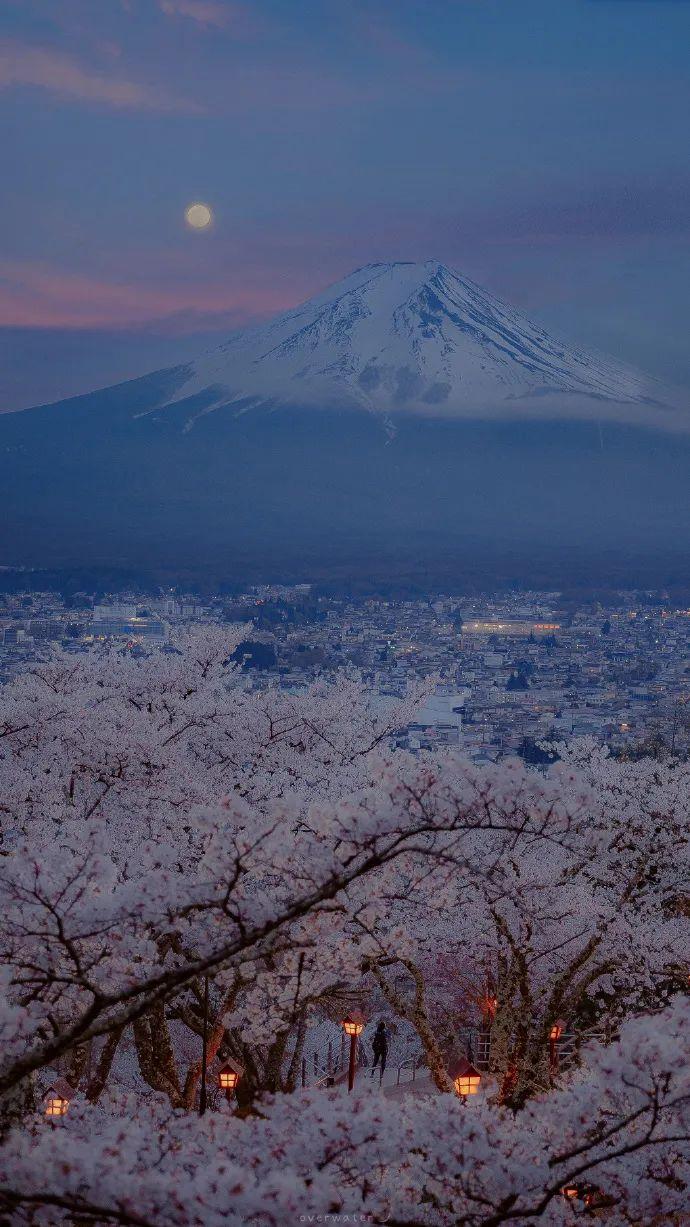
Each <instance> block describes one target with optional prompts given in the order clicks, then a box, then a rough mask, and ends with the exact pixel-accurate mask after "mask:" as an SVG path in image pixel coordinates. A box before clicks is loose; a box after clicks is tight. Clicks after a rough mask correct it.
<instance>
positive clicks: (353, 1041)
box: [342, 1010, 364, 1094]
mask: <svg viewBox="0 0 690 1227" xmlns="http://www.w3.org/2000/svg"><path fill="white" fill-rule="evenodd" d="M342 1028H343V1031H344V1032H345V1034H346V1035H349V1037H350V1064H349V1066H348V1071H347V1090H348V1094H349V1093H350V1091H351V1090H352V1088H353V1086H354V1085H355V1062H356V1060H357V1040H358V1039H359V1037H360V1035H361V1034H362V1032H363V1030H364V1015H363V1014H360V1012H359V1010H352V1011H351V1013H350V1014H348V1016H347V1018H344V1019H343V1021H342Z"/></svg>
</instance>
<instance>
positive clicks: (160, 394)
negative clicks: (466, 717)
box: [0, 261, 690, 585]
mask: <svg viewBox="0 0 690 1227" xmlns="http://www.w3.org/2000/svg"><path fill="white" fill-rule="evenodd" d="M689 427H690V415H689V414H688V412H687V410H686V409H684V407H683V406H682V405H681V404H679V403H678V401H677V400H676V399H675V398H674V397H673V395H671V394H670V393H669V392H667V390H665V389H664V388H662V387H661V385H659V384H658V383H656V382H655V381H653V380H651V379H649V378H647V377H646V376H644V375H643V374H641V373H639V372H637V371H634V370H631V369H629V368H626V367H624V366H623V365H621V364H618V363H616V362H614V361H612V360H607V359H604V358H601V357H596V356H593V355H588V354H585V353H583V352H580V351H578V350H576V349H573V348H570V347H568V346H566V345H563V344H560V343H559V342H557V341H555V340H554V339H552V338H551V337H549V336H548V335H547V333H545V332H544V331H543V329H541V328H539V327H537V326H535V325H533V324H531V323H530V322H529V321H528V320H526V319H525V318H524V316H522V315H521V314H520V313H519V312H517V311H515V310H513V309H511V308H510V307H508V306H506V305H504V304H502V303H501V302H499V301H498V300H497V299H496V298H494V297H493V296H492V295H490V294H488V293H487V292H485V291H484V290H482V289H481V288H480V287H478V286H476V285H475V284H474V283H472V282H470V281H467V280H466V279H464V278H462V277H460V276H458V275H456V274H455V273H453V272H451V271H450V270H449V269H447V268H445V267H444V266H443V265H441V264H438V263H437V262H434V261H429V262H427V263H424V264H413V263H397V264H376V265H369V266H367V267H366V268H363V269H359V270H358V271H356V272H355V273H353V274H351V275H350V276H349V277H347V278H345V280H344V281H341V282H339V283H338V284H337V285H335V286H333V287H331V288H330V289H329V290H327V291H325V292H324V293H323V294H320V295H318V296H317V297H315V298H312V299H310V300H309V301H308V302H306V303H304V304H303V305H302V306H300V307H297V308H295V309H294V310H291V311H288V312H285V313H284V314H282V315H280V316H278V317H276V318H275V319H273V320H271V321H269V322H268V323H267V324H264V325H262V326H260V327H256V328H251V329H247V330H244V331H242V332H239V333H236V334H235V335H233V336H232V337H231V338H230V339H229V340H228V341H227V342H226V343H225V344H223V345H221V346H220V347H218V348H216V349H214V350H212V351H210V352H209V353H208V354H205V355H204V356H202V357H201V358H199V359H198V360H197V361H195V362H192V363H187V364H184V365H180V366H176V367H172V368H169V369H167V370H164V371H158V372H155V373H154V374H152V375H148V376H145V377H144V378H142V379H135V380H132V381H129V382H127V383H125V384H120V385H118V386H116V387H113V388H106V389H103V390H101V391H98V392H94V393H92V394H90V395H87V396H81V397H77V398H74V399H71V400H68V401H63V402H60V403H57V404H55V405H49V406H43V407H41V408H37V409H32V410H25V411H23V412H21V413H15V414H6V415H3V416H2V417H0V473H1V477H2V484H3V490H4V491H5V495H4V504H5V515H4V517H3V526H2V529H1V530H0V564H3V565H12V564H17V563H28V564H30V565H65V566H70V565H78V564H83V563H84V562H85V561H86V562H90V563H94V564H107V565H122V566H129V565H136V566H151V567H159V568H163V569H170V570H173V571H174V570H176V569H178V570H180V571H184V572H189V571H194V570H198V571H200V572H202V571H203V572H204V573H215V574H225V573H228V572H229V571H233V570H236V571H241V572H243V574H245V575H247V576H249V575H251V576H254V577H265V578H280V577H281V576H285V577H289V576H292V577H302V578H310V577H313V576H319V575H330V574H342V575H347V574H352V575H357V574H360V573H362V570H363V571H364V572H365V573H366V574H367V575H370V576H373V577H375V576H376V575H377V574H381V575H384V574H385V575H389V574H394V573H396V572H398V571H399V572H401V573H405V574H408V573H409V574H420V575H424V576H426V578H427V579H428V580H429V581H430V582H434V580H435V579H439V580H440V579H441V578H442V577H443V576H446V577H447V576H448V575H450V574H452V573H458V574H459V573H461V572H462V571H463V569H465V570H467V571H472V572H473V573H474V572H476V573H477V574H480V573H481V574H482V575H484V576H485V578H486V580H487V582H489V581H490V580H491V578H492V576H493V577H494V578H499V576H500V577H501V578H514V579H516V580H520V579H522V580H524V582H529V579H530V576H531V575H534V574H535V573H536V570H538V573H539V575H540V577H541V579H542V580H544V579H546V578H548V577H549V576H552V577H553V581H554V582H566V581H567V578H568V576H569V574H570V572H571V571H572V569H573V568H576V569H577V568H580V569H581V570H582V569H583V568H584V571H585V572H586V570H587V567H588V566H591V567H594V568H595V569H597V573H598V574H600V573H601V570H602V568H604V569H606V570H609V569H610V568H613V571H614V572H616V573H618V574H619V578H620V579H621V581H622V582H631V583H640V584H642V585H644V584H645V583H647V582H649V583H651V582H652V581H653V582H656V583H658V582H665V578H668V579H672V578H677V577H678V576H681V577H682V576H684V575H685V571H686V570H687V562H686V559H687V550H688V546H689V545H690V515H689V514H688V513H689V512H690V498H689V495H688V488H689V487H690V482H689V480H688V478H689V477H690V429H688V428H689ZM660 568H661V570H660ZM684 568H685V570H684Z"/></svg>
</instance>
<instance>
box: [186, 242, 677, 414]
mask: <svg viewBox="0 0 690 1227" xmlns="http://www.w3.org/2000/svg"><path fill="white" fill-rule="evenodd" d="M209 390H212V391H213V397H212V400H211V403H210V405H209V404H208V403H207V405H206V407H205V408H204V410H203V412H204V413H207V412H209V409H212V408H215V407H218V406H220V405H227V404H228V403H230V404H232V403H233V402H237V403H238V410H244V409H246V408H247V407H249V406H250V405H251V404H255V403H257V402H264V403H265V402H267V401H270V402H276V401H277V402H280V403H283V404H286V403H287V404H290V403H292V404H296V405H300V406H303V407H304V406H308V405H312V404H313V405H318V406H321V407H326V406H329V405H338V406H341V407H347V406H357V407H359V408H365V409H369V410H373V411H378V412H382V413H385V414H388V413H396V412H400V411H405V410H407V411H414V412H417V413H419V412H424V413H426V414H436V415H444V416H445V415H451V416H454V417H456V416H472V415H475V414H476V413H477V411H482V413H487V412H490V413H494V414H498V415H501V416H506V415H508V414H511V415H512V414H516V415H517V413H518V411H519V414H520V416H524V415H525V414H526V415H528V416H533V415H536V416H541V415H542V414H544V413H545V412H547V411H548V412H550V411H551V410H553V409H554V408H558V409H559V411H560V412H561V413H563V414H564V415H567V416H575V417H581V416H594V415H596V416H605V415H607V413H608V415H609V416H623V417H626V418H628V419H629V420H630V419H632V418H636V419H637V420H640V419H641V418H643V417H644V415H645V414H648V413H649V409H650V407H651V406H658V407H659V408H661V405H660V401H661V399H662V397H661V395H660V392H659V389H658V388H657V389H655V387H654V385H653V383H652V381H651V380H649V379H648V378H646V377H645V376H644V375H642V374H640V373H638V372H636V371H633V370H630V369H628V368H625V367H623V366H621V365H619V364H617V363H616V362H614V361H612V360H607V359H604V358H600V357H595V356H592V355H588V354H586V353H583V352H580V351H578V350H575V349H572V348H569V347H568V346H565V345H563V344H560V343H559V342H557V341H555V340H553V339H552V338H551V337H550V336H549V335H548V334H547V333H546V332H544V330H543V329H542V328H539V327H537V326H536V325H534V324H532V323H530V322H529V320H527V319H526V318H525V317H524V316H523V315H522V314H521V313H520V312H518V311H516V310H514V309H513V308H511V307H509V306H506V305H505V304H504V303H502V302H500V301H499V300H498V299H497V298H495V297H494V296H493V295H492V294H489V293H488V292H487V291H486V290H483V289H481V287H479V286H478V285H475V284H474V283H473V282H471V281H469V280H467V279H466V278H464V277H460V276H458V274H456V273H454V272H452V271H451V270H450V269H448V268H446V267H445V266H444V265H442V264H439V263H438V262H437V261H427V262H426V263H423V264H414V263H395V264H370V265H367V266H366V267H365V268H361V269H358V270H357V271H356V272H354V273H352V274H351V275H350V276H349V277H346V278H345V279H344V280H343V281H340V282H338V283H337V284H336V285H334V286H331V287H330V288H329V289H328V290H326V291H325V292H324V293H322V294H319V295H317V296H316V297H314V298H311V299H309V300H308V301H307V302H306V303H304V304H302V305H301V306H299V307H296V308H295V309H294V310H291V311H287V312H285V313H284V314H282V315H280V316H278V317H277V318H275V319H273V320H271V321H269V322H268V323H267V324H264V325H261V326H259V327H256V328H251V329H247V330H245V331H242V332H239V333H237V334H235V335H234V336H232V337H231V338H230V339H229V340H228V341H227V342H226V343H225V344H223V345H221V346H220V347H219V348H217V349H214V350H212V351H211V352H209V353H208V354H206V355H205V356H203V357H202V358H201V359H199V360H198V361H197V362H195V363H193V364H192V365H191V367H190V369H189V373H188V377H187V378H186V379H185V382H184V383H183V385H182V386H181V387H180V388H179V390H178V391H177V393H176V395H175V398H174V399H175V400H176V401H180V400H186V399H187V398H188V397H190V396H194V395H195V394H197V393H201V392H205V393H208V392H209ZM206 400H207V401H208V396H207V397H206ZM616 410H617V411H618V412H616Z"/></svg>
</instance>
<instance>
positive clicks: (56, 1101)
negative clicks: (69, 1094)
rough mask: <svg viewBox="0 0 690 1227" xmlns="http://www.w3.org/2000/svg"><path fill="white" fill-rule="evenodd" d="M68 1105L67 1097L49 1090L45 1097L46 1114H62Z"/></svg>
mask: <svg viewBox="0 0 690 1227" xmlns="http://www.w3.org/2000/svg"><path fill="white" fill-rule="evenodd" d="M68 1107H69V1099H65V1098H64V1096H63V1095H58V1094H56V1093H55V1091H50V1092H49V1094H48V1098H47V1099H46V1116H64V1115H65V1113H66V1111H67V1109H68Z"/></svg>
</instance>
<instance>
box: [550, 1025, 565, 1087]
mask: <svg viewBox="0 0 690 1227" xmlns="http://www.w3.org/2000/svg"><path fill="white" fill-rule="evenodd" d="M564 1027H565V1022H564V1020H563V1019H562V1018H557V1019H556V1021H555V1023H554V1024H553V1026H552V1027H551V1029H550V1031H549V1070H550V1072H551V1077H552V1078H554V1077H555V1076H556V1074H557V1073H558V1042H559V1040H560V1038H561V1036H562V1034H563V1029H564Z"/></svg>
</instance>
